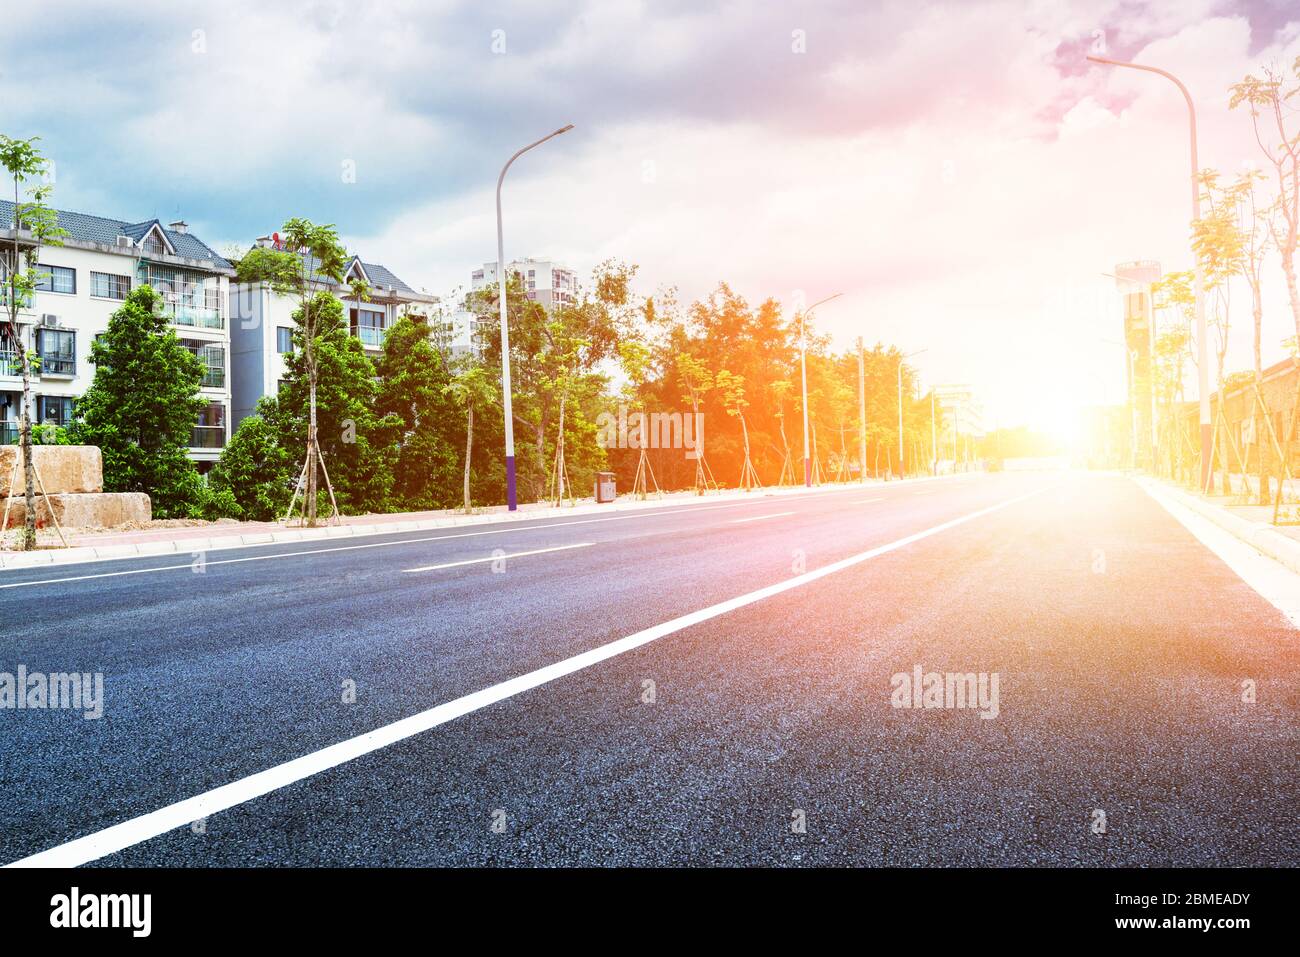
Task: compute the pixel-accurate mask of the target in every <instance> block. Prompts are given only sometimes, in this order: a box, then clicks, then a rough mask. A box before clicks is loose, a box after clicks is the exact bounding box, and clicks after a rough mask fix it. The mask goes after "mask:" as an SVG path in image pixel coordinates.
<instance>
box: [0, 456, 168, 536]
mask: <svg viewBox="0 0 1300 957" xmlns="http://www.w3.org/2000/svg"><path fill="white" fill-rule="evenodd" d="M97 451H98V450H97ZM49 504H50V505H53V507H54V516H55V517H56V518H58V520H59V524H60V525H62V526H63V527H64V528H113V527H114V526H117V525H125V524H127V523H128V522H139V523H143V522H147V521H149V519H150V518H151V517H152V515H153V509H152V506H151V505H150V502H149V496H148V495H145V494H144V493H143V492H96V493H77V492H73V493H67V494H60V495H53V494H51V495H50V498H49ZM3 512H4V500H3V499H0V514H3ZM26 517H27V509H26V504H25V502H24V500H23V499H22V498H21V497H15V498H14V500H13V502H12V504H11V505H10V506H9V527H10V528H19V527H21V526H22V525H23V523H24V521H26ZM36 525H37V527H39V528H52V527H53V525H54V523H53V522H52V521H51V520H50V509H49V507H48V506H47V504H46V501H45V498H44V497H43V496H38V497H37V499H36Z"/></svg>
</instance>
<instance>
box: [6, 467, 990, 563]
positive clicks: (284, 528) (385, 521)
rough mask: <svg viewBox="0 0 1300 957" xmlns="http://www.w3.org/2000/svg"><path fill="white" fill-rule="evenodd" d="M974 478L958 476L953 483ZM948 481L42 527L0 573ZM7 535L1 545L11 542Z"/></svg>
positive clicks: (10, 554) (8, 556)
mask: <svg viewBox="0 0 1300 957" xmlns="http://www.w3.org/2000/svg"><path fill="white" fill-rule="evenodd" d="M975 474H979V473H976V472H960V473H957V476H955V477H958V478H960V477H962V476H966V475H975ZM951 478H954V476H953V475H940V476H934V477H932V476H921V477H918V478H910V479H894V480H891V481H888V482H885V481H882V480H878V479H872V480H869V481H867V482H852V483H842V484H827V485H820V486H817V487H814V488H811V489H806V488H804V487H802V486H795V487H788V486H787V487H782V488H766V489H761V490H759V491H757V492H741V491H738V490H735V489H728V490H724V491H721V492H711V493H709V494H708V495H697V494H695V493H694V492H691V491H682V492H666V493H663V494H662V495H660V496H657V497H656V496H652V497H650V498H649V499H647V500H645V501H641V500H639V499H637V498H635V497H633V496H631V495H622V496H619V498H618V500H617V501H614V502H610V503H606V504H601V505H598V504H596V503H595V501H594V500H593V499H591V498H584V499H578V501H577V504H576V505H565V506H560V507H559V508H556V507H554V506H552V505H547V504H544V503H529V504H523V505H520V506H519V508H518V510H517V511H515V512H510V511H509V510H508V509H507V508H506V507H505V506H504V505H498V506H490V507H486V508H482V509H476V510H475V512H474V513H473V514H471V515H466V514H464V513H463V512H460V511H458V510H454V509H444V510H441V511H427V512H394V513H388V514H381V515H348V516H344V517H343V518H342V520H341V522H340V523H339V524H337V525H324V526H322V527H318V528H302V527H300V526H297V525H295V524H290V525H284V524H282V523H280V522H210V523H205V524H200V525H183V526H177V527H174V528H150V529H140V530H136V531H113V530H112V529H106V530H103V531H88V530H78V531H77V532H75V533H72V534H69V535H68V544H69V545H70V546H71V547H70V548H61V547H58V537H57V535H56V534H55V533H54V530H53V529H43V530H42V535H41V547H40V548H38V549H37V550H36V551H33V552H19V551H3V550H0V570H3V569H11V568H31V567H33V566H36V565H71V564H79V563H84V562H95V561H104V560H107V559H114V558H134V557H137V556H141V555H168V554H178V553H185V554H193V553H195V552H201V551H209V550H213V549H221V548H239V547H243V546H248V545H271V544H278V543H281V542H299V541H315V540H317V539H325V538H347V537H352V536H360V535H382V534H391V533H394V532H414V531H422V530H424V529H433V528H450V527H456V526H462V525H485V524H496V523H502V522H523V521H536V520H537V519H545V518H567V517H572V516H575V515H585V514H590V513H593V512H622V511H630V510H634V509H646V508H665V507H669V506H672V507H678V508H680V507H689V506H691V505H698V504H703V503H706V502H720V501H743V500H745V499H758V498H763V497H778V496H783V495H817V494H825V493H827V492H834V491H836V490H844V489H849V488H855V487H856V488H864V487H873V486H874V487H880V486H886V485H898V484H900V483H909V482H931V481H938V480H941V479H951ZM12 539H13V534H12V532H11V533H10V534H9V535H8V536H6V541H12Z"/></svg>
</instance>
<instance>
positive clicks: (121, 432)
mask: <svg viewBox="0 0 1300 957" xmlns="http://www.w3.org/2000/svg"><path fill="white" fill-rule="evenodd" d="M162 305H163V302H162V297H161V296H159V295H158V293H156V292H154V290H153V289H152V288H151V287H150V286H140V287H138V288H136V289H134V290H132V292H131V293H130V295H128V296H127V298H126V301H125V302H124V303H123V304H122V306H121V307H120V308H119V309H118V310H117V311H116V312H114V313H113V315H112V316H110V317H109V320H108V331H107V332H105V333H104V335H103V336H101V337H99V338H97V339H96V340H95V341H94V342H93V343H92V344H91V347H90V361H91V363H92V364H93V365H94V366H95V378H94V380H93V381H92V382H91V384H90V388H89V389H88V390H87V391H86V393H85V395H83V396H82V397H81V398H80V399H78V400H77V402H76V407H75V408H76V421H75V423H74V425H73V429H72V433H73V437H74V438H75V439H76V440H77V441H78V442H81V443H84V444H87V445H97V446H99V448H100V452H101V454H102V455H103V459H104V488H105V489H106V490H108V491H111V492H146V493H148V495H149V497H150V499H151V501H152V503H153V514H154V516H155V517H158V518H178V517H197V516H199V515H200V514H202V512H203V510H204V504H205V499H206V495H205V490H204V486H203V480H202V478H201V477H200V476H199V474H198V471H197V470H196V469H195V467H194V463H193V462H192V461H191V460H190V458H189V456H188V455H187V454H186V449H187V448H188V447H189V444H190V437H191V435H192V433H193V430H194V423H195V422H196V421H198V418H199V414H200V413H201V412H202V411H203V409H204V408H205V407H206V406H207V402H206V400H204V399H203V398H201V397H200V396H199V384H200V382H201V381H202V378H203V365H202V363H200V362H199V360H198V358H197V357H195V356H194V354H193V353H191V352H190V351H189V350H188V349H186V348H185V346H183V345H181V341H180V339H178V338H177V337H176V333H175V332H173V331H172V329H171V326H170V325H169V324H168V321H167V318H166V316H165V315H164V314H163V312H162Z"/></svg>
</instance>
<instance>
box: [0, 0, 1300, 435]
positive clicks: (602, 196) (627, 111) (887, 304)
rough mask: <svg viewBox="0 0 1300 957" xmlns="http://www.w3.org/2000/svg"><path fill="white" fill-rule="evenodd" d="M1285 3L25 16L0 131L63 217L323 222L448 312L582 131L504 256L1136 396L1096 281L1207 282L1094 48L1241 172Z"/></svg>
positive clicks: (1172, 154) (1213, 159)
mask: <svg viewBox="0 0 1300 957" xmlns="http://www.w3.org/2000/svg"><path fill="white" fill-rule="evenodd" d="M1289 6H1290V5H1288V4H1285V3H1281V2H1267V0H1265V2H1258V3H1244V2H1237V0H1225V2H1218V0H1174V2H1139V0H1097V2H1075V3H1067V2H1063V0H1062V2H1053V0H1029V2H994V3H979V4H974V3H954V4H933V3H931V4H926V3H914V2H907V3H863V2H860V0H859V2H854V0H824V2H818V3H798V4H765V3H753V2H732V3H707V2H675V0H664V2H656V3H648V2H647V3H637V2H628V0H605V2H590V3H485V2H480V3H470V2H464V3H462V2H455V0H442V2H433V3H427V2H426V3H364V2H359V0H357V2H320V3H303V2H290V3H283V4H281V3H275V4H272V3H265V2H263V3H250V2H245V0H230V2H223V3H221V4H216V3H210V4H193V3H190V4H187V3H175V2H173V3H164V2H153V0H137V2H133V3H130V4H111V5H105V4H99V3H77V2H65V0H49V2H47V3H44V4H40V5H35V4H29V5H23V6H20V7H16V8H14V9H10V10H7V11H6V13H5V29H4V32H3V34H0V131H3V132H5V133H8V134H10V135H15V136H31V135H40V136H41V137H42V145H43V146H44V147H45V149H46V151H47V152H48V153H49V155H51V156H52V157H53V158H54V159H55V161H56V164H57V166H56V174H57V183H56V200H55V201H56V204H57V205H60V206H63V207H65V208H71V209H78V210H81V211H85V212H92V213H100V214H104V215H108V216H114V217H121V218H125V219H145V218H148V217H152V216H158V217H159V218H161V219H163V220H164V221H166V220H170V219H174V218H176V217H177V216H180V217H183V218H185V219H186V220H188V221H189V222H190V223H191V225H192V227H193V229H194V230H195V232H197V233H198V234H199V235H201V236H202V237H203V238H204V239H205V240H206V241H208V242H209V243H210V244H212V245H213V246H215V247H216V248H218V249H219V250H224V249H225V248H226V247H227V246H229V245H231V244H237V245H247V244H248V243H249V242H250V241H251V240H252V239H253V238H255V237H256V236H258V235H260V234H262V233H264V232H268V231H270V230H272V229H275V228H276V227H277V226H278V224H279V223H281V222H283V220H284V219H285V218H286V217H289V216H294V215H303V216H307V217H309V218H312V219H315V220H318V221H326V222H334V223H336V224H337V225H338V226H339V228H340V230H341V232H342V233H343V235H344V237H345V239H347V241H348V242H349V245H350V246H351V247H352V248H353V249H354V250H355V251H359V252H361V253H362V254H363V255H365V256H366V257H367V258H369V259H372V260H379V261H382V262H385V263H386V264H388V265H390V266H391V267H392V268H393V269H394V270H395V271H396V272H398V274H399V275H401V276H402V277H403V278H404V279H406V280H407V281H408V282H410V283H411V284H413V285H416V286H419V287H423V288H426V289H428V290H429V291H430V292H433V293H435V294H441V293H448V292H450V291H451V290H452V289H453V287H455V286H456V285H457V284H464V283H466V282H467V281H468V275H469V272H470V270H471V269H472V268H474V266H475V265H476V264H478V263H481V262H483V261H485V260H489V259H494V258H495V232H494V229H495V227H494V219H493V205H492V192H493V187H494V185H495V180H496V174H497V172H498V170H499V169H500V165H501V163H502V162H503V161H504V160H505V158H506V157H507V156H509V154H510V153H511V152H513V150H514V149H516V148H517V147H518V146H520V145H522V144H523V143H526V142H528V141H530V140H532V139H535V138H537V137H538V136H540V135H543V134H544V133H546V132H548V131H550V130H552V129H554V128H556V127H558V126H561V125H563V124H564V123H574V124H575V126H576V128H575V130H574V131H573V132H572V133H570V134H567V135H566V136H564V137H561V138H559V139H558V140H555V141H553V142H552V143H548V144H547V145H546V146H545V147H543V148H542V149H540V150H537V151H535V152H534V153H532V154H529V156H527V157H525V159H524V160H522V161H521V162H520V163H519V164H518V165H517V166H516V167H515V169H514V170H512V172H511V174H510V179H509V181H508V183H507V190H506V211H507V219H506V223H507V255H509V256H517V255H530V254H531V255H540V256H554V257H558V258H562V259H565V260H567V261H568V262H570V263H571V264H573V265H574V266H576V267H577V268H579V269H580V270H586V269H589V268H590V267H591V266H592V265H594V264H595V263H596V262H598V261H600V260H601V259H604V258H606V257H609V256H617V257H620V258H624V259H628V260H631V261H633V262H636V263H638V264H639V265H640V274H639V278H640V280H641V282H642V285H643V287H644V291H651V290H653V289H655V288H656V287H659V286H668V285H672V286H678V287H679V288H680V291H681V296H682V298H684V299H686V300H688V301H689V299H691V298H693V297H695V296H699V295H702V294H704V293H705V292H707V290H708V289H709V288H710V287H711V286H712V285H713V284H715V283H716V282H717V281H719V280H723V279H725V280H727V281H729V282H731V283H732V284H733V285H734V286H735V287H736V288H738V289H739V290H740V291H741V292H742V293H744V294H745V295H747V296H749V297H750V298H751V299H755V300H757V299H761V298H764V297H766V296H769V295H770V296H774V297H776V298H778V299H780V300H782V301H783V302H787V303H793V302H797V301H798V300H799V299H800V297H803V298H805V299H806V300H808V301H811V300H812V299H814V298H820V297H821V296H822V295H826V294H828V293H830V292H838V291H842V292H844V293H845V295H844V297H843V298H842V299H840V300H837V301H836V303H835V304H834V305H833V306H829V307H827V308H826V310H825V311H824V312H822V314H821V315H819V319H820V321H821V322H822V324H823V326H824V328H826V329H827V330H828V331H830V332H831V333H832V334H834V335H835V336H836V337H837V339H839V340H840V341H841V342H844V341H847V340H848V339H849V338H851V337H853V336H856V335H863V336H865V337H866V338H867V339H868V340H869V341H870V340H875V339H884V340H886V341H895V342H898V343H899V344H900V345H902V346H904V347H905V348H909V349H915V348H925V347H928V348H929V349H930V352H928V353H927V354H926V355H925V356H924V357H923V358H922V360H921V364H922V372H923V378H929V379H932V380H938V381H945V380H946V381H954V380H974V381H976V383H977V385H978V384H981V383H980V381H979V379H980V376H981V375H984V376H986V377H987V378H988V380H989V381H987V382H986V383H982V384H983V386H984V387H985V388H986V390H987V392H988V395H989V401H990V404H991V405H994V406H997V405H1001V406H1005V407H1006V408H1008V409H1012V410H1014V409H1015V408H1017V407H1018V404H1023V401H1024V396H1021V395H1017V394H1015V393H1014V392H1008V391H1007V390H1008V389H1010V388H1011V387H1010V386H1008V385H1007V384H1006V383H1005V382H1003V381H1002V380H1005V379H1008V378H1010V377H1009V376H1008V375H1006V374H1005V373H1006V371H1007V366H1008V364H1011V363H1017V362H1021V363H1025V364H1033V363H1034V362H1035V359H1034V356H1035V355H1041V354H1042V352H1043V350H1045V349H1046V350H1054V351H1056V352H1060V351H1062V350H1065V349H1070V350H1072V352H1073V353H1075V354H1077V355H1079V356H1081V360H1080V361H1086V362H1088V363H1091V364H1095V365H1096V367H1097V369H1098V370H1099V371H1098V372H1096V373H1095V374H1091V378H1090V379H1089V380H1088V381H1090V382H1091V383H1092V384H1091V385H1088V386H1086V387H1084V388H1085V389H1086V391H1088V392H1089V394H1090V395H1091V396H1092V397H1094V398H1112V399H1113V398H1115V397H1116V396H1117V394H1118V389H1119V388H1121V387H1122V366H1120V364H1119V363H1118V362H1117V361H1112V360H1113V359H1114V357H1113V356H1111V355H1110V354H1109V352H1108V351H1107V349H1108V348H1109V347H1107V346H1106V345H1104V343H1100V342H1094V340H1099V339H1100V338H1101V336H1102V335H1103V334H1105V335H1113V333H1114V330H1113V329H1112V328H1111V327H1110V325H1109V324H1110V323H1111V320H1112V318H1113V317H1112V316H1111V315H1110V313H1109V312H1108V310H1109V309H1110V308H1111V307H1112V306H1113V290H1111V289H1110V288H1109V287H1108V285H1107V284H1106V282H1105V281H1104V280H1102V279H1100V277H1099V274H1100V272H1102V271H1104V270H1109V269H1111V268H1112V267H1113V265H1114V263H1115V262H1118V261H1122V260H1127V259H1138V258H1155V259H1160V260H1161V261H1162V262H1164V263H1165V264H1166V268H1170V269H1172V268H1186V266H1187V262H1186V261H1185V260H1186V253H1185V245H1186V244H1185V232H1183V231H1182V229H1181V226H1182V224H1184V223H1185V220H1186V210H1185V206H1186V196H1185V187H1183V186H1182V185H1181V184H1182V182H1183V181H1182V180H1181V179H1180V177H1181V176H1183V175H1185V174H1184V169H1185V163H1186V160H1185V122H1186V120H1185V114H1184V113H1183V112H1182V109H1183V108H1182V106H1181V103H1180V101H1179V100H1178V99H1177V95H1176V93H1174V92H1173V91H1172V90H1166V89H1162V88H1160V86H1159V84H1158V83H1153V82H1149V81H1148V80H1147V79H1146V78H1135V77H1133V76H1119V75H1115V73H1114V71H1109V72H1108V71H1104V70H1098V69H1095V68H1089V67H1088V66H1087V65H1086V64H1084V63H1083V62H1082V55H1083V53H1085V52H1086V51H1087V50H1088V49H1089V48H1091V46H1092V45H1093V44H1095V43H1097V42H1099V38H1100V42H1104V43H1105V45H1106V48H1107V50H1108V51H1109V52H1110V53H1111V55H1115V56H1122V57H1134V58H1137V59H1139V60H1142V61H1144V62H1152V63H1156V62H1159V63H1160V64H1162V65H1165V66H1167V67H1168V68H1171V69H1175V70H1176V71H1177V72H1179V73H1180V75H1183V76H1184V78H1185V79H1186V80H1187V81H1188V82H1189V85H1192V86H1193V89H1194V91H1195V93H1196V95H1197V98H1198V104H1199V107H1200V109H1201V110H1202V112H1203V118H1202V125H1203V135H1202V140H1203V142H1202V149H1203V152H1204V154H1205V156H1204V163H1203V165H1219V166H1221V167H1222V168H1224V169H1236V168H1237V167H1239V166H1240V164H1241V163H1242V162H1245V161H1248V159H1249V157H1250V156H1251V155H1252V150H1253V145H1252V144H1251V142H1250V141H1249V125H1248V121H1247V120H1246V119H1245V118H1244V117H1243V116H1242V115H1241V114H1231V113H1229V112H1228V111H1227V110H1226V103H1225V100H1226V88H1227V84H1228V83H1230V82H1233V81H1234V80H1236V79H1239V78H1240V76H1241V75H1242V74H1243V73H1244V72H1245V71H1246V70H1248V69H1251V68H1253V67H1255V66H1256V65H1257V64H1259V63H1261V62H1268V61H1270V60H1272V61H1277V60H1281V61H1283V62H1285V61H1286V60H1287V58H1293V57H1294V56H1295V55H1296V53H1297V52H1300V44H1298V42H1297V37H1298V36H1300V24H1296V23H1292V22H1290V21H1291V20H1300V14H1291V15H1289V14H1288V8H1289ZM1180 150H1182V151H1184V152H1182V153H1180ZM1135 157H1146V161H1144V162H1137V161H1135ZM348 164H351V165H348ZM1180 164H1182V165H1180ZM349 169H355V181H354V182H352V181H347V177H345V172H346V171H347V170H349ZM1278 304H1279V305H1280V302H1279V303H1278ZM1275 313H1276V319H1274V314H1275ZM1270 322H1271V323H1275V324H1276V325H1277V329H1276V330H1273V331H1275V332H1276V334H1275V335H1272V334H1270V332H1266V338H1267V339H1269V340H1270V341H1276V342H1280V339H1281V338H1282V336H1283V335H1284V334H1287V325H1288V324H1289V320H1288V317H1287V316H1286V315H1285V314H1283V313H1282V312H1281V311H1280V310H1270ZM1245 325H1246V320H1245V319H1244V317H1243V319H1242V321H1241V322H1240V324H1239V328H1244V327H1245ZM1081 326H1086V327H1088V329H1089V330H1091V328H1092V327H1093V326H1096V327H1097V329H1099V330H1100V332H1098V333H1097V334H1096V335H1094V334H1093V332H1092V331H1088V332H1087V334H1086V336H1085V338H1086V339H1087V340H1088V344H1086V345H1080V344H1079V342H1078V341H1077V340H1078V329H1079V328H1080V327H1081ZM1008 343H1011V344H1012V345H1011V346H1008ZM1277 348H1280V347H1277ZM1017 350H1020V351H1019V352H1018V351H1017ZM1274 351H1275V352H1276V348H1275V350H1274ZM1239 358H1240V360H1241V362H1240V363H1238V364H1241V363H1245V362H1248V356H1247V354H1246V353H1244V352H1243V353H1242V354H1241V355H1240V357H1239ZM1116 368H1119V369H1120V370H1121V372H1117V371H1116ZM1038 385H1039V386H1041V385H1042V383H1039V384H1038ZM1025 388H1026V389H1030V388H1035V385H1034V384H1032V383H1030V384H1028V385H1026V386H1025ZM1026 394H1028V393H1026Z"/></svg>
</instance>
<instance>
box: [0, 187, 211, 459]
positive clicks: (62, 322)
mask: <svg viewBox="0 0 1300 957" xmlns="http://www.w3.org/2000/svg"><path fill="white" fill-rule="evenodd" d="M57 215H58V225H59V227H60V228H61V229H63V230H64V232H65V235H64V236H63V237H62V240H61V245H58V246H46V247H44V248H43V249H42V250H41V255H40V263H39V264H38V267H37V268H38V269H39V271H40V272H42V273H45V274H46V276H45V279H44V280H43V282H42V285H41V287H40V289H39V290H38V291H37V292H36V293H35V294H34V295H33V297H32V301H30V302H27V303H23V304H22V307H21V308H22V311H21V313H20V314H19V336H20V338H21V339H22V343H23V345H24V346H25V347H26V348H27V349H28V350H30V351H32V352H34V353H36V355H38V356H39V357H40V369H39V372H38V373H37V374H36V375H35V376H34V377H33V392H34V394H35V403H34V408H33V413H34V422H35V423H36V424H53V425H67V424H68V423H69V422H70V421H71V419H72V404H73V400H74V399H76V398H77V397H78V396H80V395H81V394H82V393H84V392H85V391H86V390H87V389H88V388H89V387H90V383H91V380H92V379H93V378H94V376H95V367H94V366H93V365H91V364H90V361H89V357H90V343H91V340H93V339H94V338H95V337H96V336H97V335H99V334H101V333H103V332H105V331H106V330H107V329H108V320H109V317H110V316H111V315H112V314H113V312H114V311H115V310H117V309H118V308H120V307H121V305H122V301H123V300H124V299H126V297H127V295H128V294H129V293H130V292H131V290H132V289H134V288H135V287H136V286H139V285H141V284H143V283H148V284H149V285H150V286H152V287H153V288H154V290H156V291H157V292H158V293H159V294H160V295H161V296H162V300H163V311H164V313H165V314H166V316H167V317H168V320H169V322H170V324H171V326H172V329H173V330H174V331H175V333H176V335H177V336H178V337H179V338H180V340H181V343H182V344H183V345H184V346H185V347H186V348H187V349H189V350H190V351H191V352H192V353H194V355H195V356H197V357H198V358H199V360H200V361H201V362H202V363H203V370H204V371H203V379H202V381H201V384H200V385H201V389H200V395H201V396H202V398H204V399H205V400H206V401H207V407H206V408H205V409H204V411H203V412H202V414H201V415H200V416H199V420H198V421H197V422H196V423H195V424H194V431H193V433H192V435H191V437H190V446H189V455H190V458H192V459H194V460H195V462H197V463H198V464H199V466H200V468H201V469H203V468H207V467H208V466H209V465H210V464H211V463H212V462H215V461H216V459H217V458H218V457H219V456H220V455H221V450H222V449H223V448H224V447H225V445H226V440H227V438H228V437H229V434H230V416H229V412H230V395H231V393H230V365H229V352H230V348H229V347H230V324H229V311H228V308H227V302H228V295H229V291H230V281H231V279H232V277H233V276H234V274H235V271H234V268H233V267H232V266H231V264H230V263H229V262H228V261H227V260H226V259H224V258H223V257H222V256H220V255H218V254H217V253H216V252H214V251H213V250H212V248H211V247H209V246H208V245H207V244H206V243H204V242H203V241H202V240H200V239H199V238H198V237H197V236H195V235H194V234H192V233H191V232H190V230H189V226H188V224H186V223H185V222H184V221H182V220H178V221H176V222H173V223H168V224H167V225H165V226H164V225H163V224H162V223H161V222H159V221H158V220H156V219H146V220H141V221H139V222H128V221H126V220H121V219H112V218H110V217H107V216H92V215H88V214H86V213H76V212H70V211H68V210H58V211H57ZM13 222H14V209H13V203H12V202H6V201H0V237H3V239H4V242H6V243H12V242H13V240H14V230H13ZM25 242H30V234H27V233H20V234H19V235H18V243H19V246H20V247H21V246H23V245H24V243H25ZM19 365H20V363H19V359H18V356H17V355H14V354H11V353H6V352H0V443H12V442H15V441H17V436H18V422H19V416H20V408H19V405H20V401H21V396H22V379H21V373H20V368H19Z"/></svg>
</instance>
